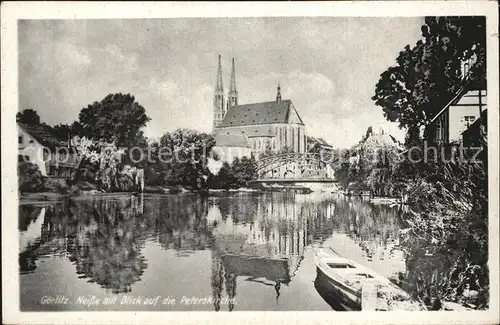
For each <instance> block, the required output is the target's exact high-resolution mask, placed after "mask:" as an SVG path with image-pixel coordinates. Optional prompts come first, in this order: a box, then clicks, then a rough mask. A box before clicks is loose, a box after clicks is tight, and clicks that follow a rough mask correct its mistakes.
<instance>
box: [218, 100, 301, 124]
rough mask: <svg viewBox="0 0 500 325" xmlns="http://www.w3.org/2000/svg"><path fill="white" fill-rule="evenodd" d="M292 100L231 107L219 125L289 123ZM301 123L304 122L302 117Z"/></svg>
mask: <svg viewBox="0 0 500 325" xmlns="http://www.w3.org/2000/svg"><path fill="white" fill-rule="evenodd" d="M292 109H294V108H293V105H292V101H291V100H283V101H280V102H276V101H272V102H263V103H254V104H246V105H238V106H233V107H231V108H230V109H229V110H228V111H227V113H226V116H225V117H224V119H223V120H222V122H221V124H220V125H219V127H231V126H244V125H258V124H277V123H288V119H289V117H290V113H291V112H290V111H291V110H292ZM299 120H300V123H301V124H304V123H303V122H302V120H301V119H300V117H299Z"/></svg>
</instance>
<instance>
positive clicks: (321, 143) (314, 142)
mask: <svg viewBox="0 0 500 325" xmlns="http://www.w3.org/2000/svg"><path fill="white" fill-rule="evenodd" d="M307 142H308V143H309V145H313V146H315V145H319V146H322V147H326V148H333V146H332V145H331V144H329V143H328V142H326V141H325V139H323V138H315V137H311V136H308V137H307Z"/></svg>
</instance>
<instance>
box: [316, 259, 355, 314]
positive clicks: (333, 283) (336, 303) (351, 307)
mask: <svg viewBox="0 0 500 325" xmlns="http://www.w3.org/2000/svg"><path fill="white" fill-rule="evenodd" d="M316 272H317V276H316V281H315V285H316V289H317V290H318V292H319V293H320V295H321V296H322V297H323V299H325V300H326V301H327V302H328V303H329V304H330V306H332V308H334V309H336V310H346V311H359V310H361V292H356V291H355V290H352V288H349V287H348V286H346V285H344V284H343V283H341V282H339V281H338V280H336V279H334V278H332V277H331V276H329V275H327V274H325V272H323V271H322V270H321V268H320V267H318V266H316ZM320 291H321V292H320Z"/></svg>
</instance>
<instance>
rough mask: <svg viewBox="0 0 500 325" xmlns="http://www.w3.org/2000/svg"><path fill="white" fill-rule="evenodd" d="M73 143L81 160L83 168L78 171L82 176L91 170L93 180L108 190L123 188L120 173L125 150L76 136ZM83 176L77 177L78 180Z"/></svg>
mask: <svg viewBox="0 0 500 325" xmlns="http://www.w3.org/2000/svg"><path fill="white" fill-rule="evenodd" d="M72 142H73V146H74V148H75V150H76V152H77V154H78V156H79V157H80V159H81V162H80V166H81V168H79V169H78V172H79V173H80V174H82V173H86V172H87V171H89V170H90V172H91V174H92V176H93V177H92V178H93V180H94V181H96V182H97V183H98V184H99V185H101V186H102V187H104V188H105V189H107V190H112V189H117V188H122V187H123V186H121V184H120V179H119V176H120V175H119V173H120V171H121V169H122V166H123V164H122V157H123V154H124V153H125V151H124V149H119V148H118V147H117V146H116V145H115V144H114V143H112V142H111V143H109V142H105V141H99V142H97V141H95V140H92V139H88V138H86V137H82V138H80V137H78V136H75V137H74V138H73V140H72ZM122 174H123V173H122ZM82 176H83V175H77V178H81V177H82ZM87 177H88V176H87Z"/></svg>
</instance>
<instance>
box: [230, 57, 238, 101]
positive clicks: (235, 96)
mask: <svg viewBox="0 0 500 325" xmlns="http://www.w3.org/2000/svg"><path fill="white" fill-rule="evenodd" d="M237 105H238V91H237V90H236V73H235V69H234V58H233V62H232V67H231V82H230V84H229V93H228V94H227V110H229V108H231V107H233V106H237Z"/></svg>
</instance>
